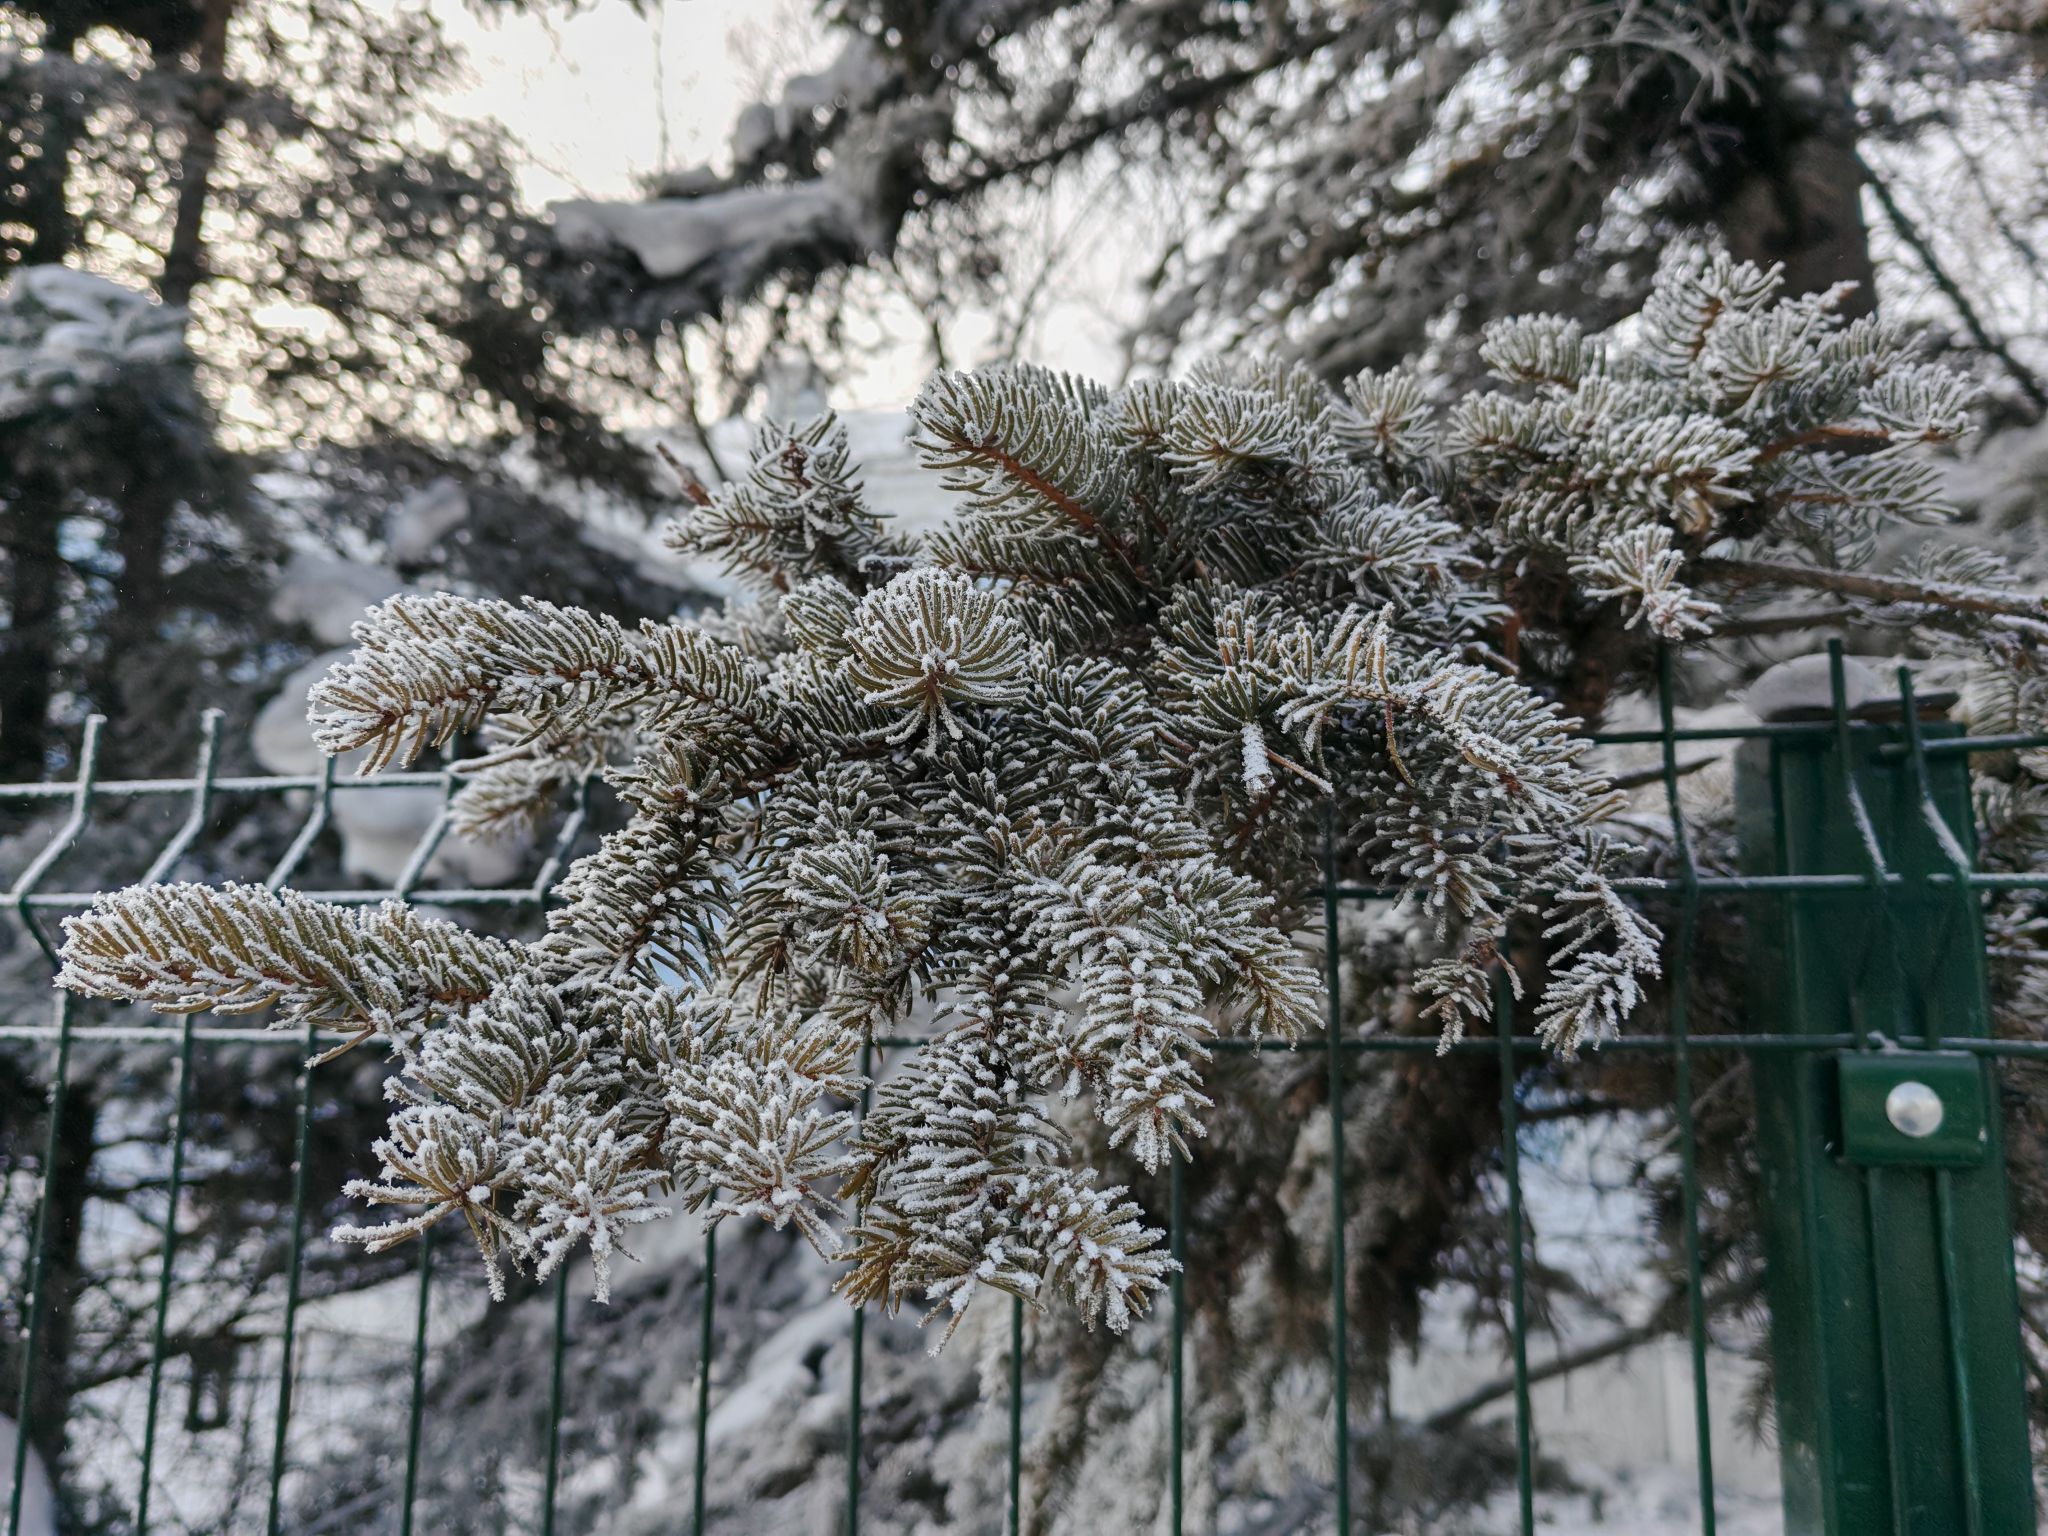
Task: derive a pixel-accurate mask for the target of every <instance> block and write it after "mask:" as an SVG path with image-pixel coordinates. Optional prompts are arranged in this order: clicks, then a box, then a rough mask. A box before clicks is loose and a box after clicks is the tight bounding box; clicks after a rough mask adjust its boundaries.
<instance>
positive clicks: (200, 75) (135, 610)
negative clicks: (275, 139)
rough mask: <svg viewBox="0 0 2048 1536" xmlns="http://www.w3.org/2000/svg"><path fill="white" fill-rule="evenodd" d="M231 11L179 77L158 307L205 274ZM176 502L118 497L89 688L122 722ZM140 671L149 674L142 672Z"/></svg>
mask: <svg viewBox="0 0 2048 1536" xmlns="http://www.w3.org/2000/svg"><path fill="white" fill-rule="evenodd" d="M234 9H235V0H206V5H205V9H204V11H203V13H202V15H201V18H200V30H199V39H198V44H197V51H196V53H195V55H194V57H193V61H192V67H191V70H190V72H189V74H188V76H187V86H188V89H189V91H190V110H191V117H190V121H189V124H188V126H187V130H186V134H185V147H184V153H183V154H182V155H181V156H180V157H179V160H178V164H177V166H176V167H175V170H174V185H175V186H176V187H177V197H178V201H177V209H176V212H175V214H174V215H173V217H172V222H171V243H170V247H169V249H168V250H166V251H165V253H164V269H163V277H162V279H161V281H160V283H159V286H158V294H159V297H161V298H162V299H163V301H164V303H166V304H171V305H179V306H183V305H186V304H189V303H190V302H191V298H192V293H193V290H195V289H196V288H197V287H198V286H199V284H200V283H202V282H203V281H205V279H206V244H205V222H206V205H207V200H208V198H209V197H210V196H211V194H212V190H213V171H214V166H215V163H216V162H217V160H218V158H219V153H220V131H221V127H222V125H223V124H224V123H225V122H226V120H227V107H228V93H227V43H228V24H229V22H230V21H231V20H232V18H233V15H234ZM177 504H178V498H177V496H176V495H175V494H174V493H172V492H170V491H169V490H167V489H166V488H165V487H161V486H158V485H155V484H153V483H151V482H149V481H147V480H143V481H140V482H138V483H134V484H131V485H130V486H128V488H127V489H126V490H125V491H124V492H123V493H122V495H121V497H120V513H121V522H120V528H119V530H118V532H117V533H116V535H115V550H116V552H117V553H118V554H119V555H120V557H121V577H120V580H119V581H118V582H117V583H116V585H115V588H114V607H113V611H112V612H110V613H109V614H108V615H107V619H106V627H105V630H104V634H103V651H102V656H101V661H100V664H99V668H98V672H99V679H98V682H97V684H96V686H95V688H94V693H95V695H96V702H97V703H98V704H99V707H100V708H101V709H103V710H105V711H106V712H107V713H108V714H110V715H112V716H114V717H115V718H117V719H121V720H124V721H125V720H128V719H130V718H131V717H135V718H139V717H140V715H141V714H142V713H143V712H144V711H146V710H147V709H148V707H149V702H150V701H149V700H148V699H147V698H130V697H128V695H129V694H131V693H137V692H141V691H143V690H141V689H138V688H136V687H135V686H133V685H132V684H131V685H130V686H129V687H127V688H124V687H123V686H122V674H123V672H124V670H126V666H127V664H128V663H129V662H130V661H131V660H133V659H136V658H139V657H142V656H144V655H145V654H146V652H147V650H148V648H149V647H150V646H152V645H153V644H154V643H155V638H156V633H157V629H158V626H159V625H160V624H161V622H162V620H163V615H164V611H165V609H166V607H167V606H168V593H167V591H166V586H165V579H164V557H165V555H166V554H167V553H168V551H169V547H170V529H171V520H172V518H173V517H174V516H175V515H176V512H177ZM143 675H144V677H145V678H146V677H148V676H149V675H150V674H149V672H148V671H147V670H146V669H145V671H144V674H143ZM126 737H127V733H124V732H116V733H115V736H114V740H113V741H112V742H111V743H110V744H109V745H110V748H111V756H110V759H109V761H110V763H111V764H112V765H114V766H116V767H119V766H123V765H126V764H128V763H129V760H130V759H131V758H132V757H133V756H134V754H135V753H136V752H137V751H139V750H140V749H141V748H140V743H139V742H136V741H130V740H128V739H126ZM138 761H140V760H139V759H138Z"/></svg>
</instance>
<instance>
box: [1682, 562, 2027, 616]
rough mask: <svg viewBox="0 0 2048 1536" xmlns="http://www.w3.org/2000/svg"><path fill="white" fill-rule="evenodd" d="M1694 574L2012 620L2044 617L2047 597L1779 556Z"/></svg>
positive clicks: (1697, 566) (1714, 565)
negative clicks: (1792, 561) (1802, 562)
mask: <svg viewBox="0 0 2048 1536" xmlns="http://www.w3.org/2000/svg"><path fill="white" fill-rule="evenodd" d="M1691 570H1692V574H1693V575H1694V576H1696V577H1698V578H1699V579H1700V580H1702V581H1714V582H1722V583H1725V584H1727V585H1729V586H1737V587H1771V586H1785V587H1804V588H1806V589H1808V590H1810V591H1815V592H1839V593H1841V594H1843V595H1844V596H1847V597H1863V598H1869V599H1871V600H1872V601H1874V602H1880V603H1916V604H1919V605H1921V606H1923V607H1928V608H1947V609H1949V610H1951V611H1952V612H1956V613H1988V614H1996V615H2000V616H2002V617H2006V618H2014V619H2036V620H2048V597H2042V596H2039V595H2035V594H2029V593H2017V592H1999V591H1995V590H1993V589H1991V588H1987V587H1964V586H1956V585H1953V584H1951V583H1948V582H1938V581H1914V580H1912V579H1910V578H1908V577H1904V576H1873V575H1870V574H1868V573H1866V572H1863V571H1835V570H1829V569H1827V568H1825V567H1823V566H1817V565H1792V564H1788V563H1786V562H1784V561H1779V560H1727V559H1717V558H1709V559H1703V560H1695V561H1694V562H1693V563H1692V567H1691Z"/></svg>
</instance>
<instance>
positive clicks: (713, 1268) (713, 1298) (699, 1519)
mask: <svg viewBox="0 0 2048 1536" xmlns="http://www.w3.org/2000/svg"><path fill="white" fill-rule="evenodd" d="M717 1300H718V1228H716V1227H715V1226H710V1225H708V1224H707V1225H706V1226H705V1228H704V1301H703V1305H702V1306H701V1307H700V1308H699V1310H698V1314H697V1436H696V1444H695V1446H694V1447H693V1449H692V1481H691V1484H690V1529H691V1530H692V1531H693V1532H695V1536H704V1461H705V1451H706V1448H707V1446H708V1445H709V1437H710V1429H711V1317H712V1308H713V1306H714V1305H715V1304H716V1302H717Z"/></svg>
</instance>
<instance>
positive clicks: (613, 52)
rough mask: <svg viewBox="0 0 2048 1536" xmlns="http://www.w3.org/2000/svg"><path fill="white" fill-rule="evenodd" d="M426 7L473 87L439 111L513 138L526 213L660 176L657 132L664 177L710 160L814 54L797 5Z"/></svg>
mask: <svg viewBox="0 0 2048 1536" xmlns="http://www.w3.org/2000/svg"><path fill="white" fill-rule="evenodd" d="M432 5H433V9H434V10H435V11H436V12H437V13H438V14H439V16H440V17H441V20H442V22H443V24H444V25H445V26H446V28H447V31H448V35H449V37H450V39H451V40H452V41H454V42H455V43H456V44H457V45H458V46H459V47H460V48H461V49H462V50H463V52H464V53H465V54H466V55H467V56H468V64H469V70H468V72H469V75H470V84H469V86H468V88H467V89H465V90H462V91H459V92H457V93H456V94H455V95H454V96H453V97H451V98H450V99H449V101H448V106H449V107H450V108H452V109H453V110H455V111H457V112H459V113H462V114H463V115H465V116H473V117H492V118H496V119H497V120H498V121H499V122H501V123H503V124H505V125H506V127H508V128H510V129H511V130H512V131H513V132H514V133H515V134H516V135H518V137H519V139H520V140H521V142H522V143H524V144H525V146H526V149H527V152H528V154H529V156H530V157H531V161H532V163H531V165H530V167H529V168H528V171H527V175H526V189H527V192H528V195H529V196H530V197H531V198H532V199H533V200H534V201H535V202H547V201H550V200H552V199H555V198H562V197H617V196H623V195H630V194H631V192H632V191H633V188H634V178H635V177H636V176H641V175H645V174H646V173H648V172H650V171H656V170H660V169H662V168H663V167H662V146H663V138H664V123H666V138H667V143H668V150H669V155H668V158H669V161H670V163H671V164H672V165H691V164H696V163H699V162H701V161H704V160H707V159H713V158H717V157H719V156H720V155H722V153H723V149H724V144H725V138H726V135H727V133H728V132H729V131H730V130H731V128H732V123H733V119H734V117H735V116H737V115H738V113H739V110H740V108H741V107H743V106H744V105H746V103H747V102H749V101H751V100H753V99H755V97H756V96H757V94H758V93H759V91H760V89H761V87H762V85H763V83H764V82H766V81H768V80H772V79H775V78H777V77H779V76H781V75H783V74H786V73H788V72H789V71H790V70H792V69H796V68H801V67H804V66H806V65H808V64H812V63H814V62H816V61H817V56H818V53H819V51H820V49H821V44H820V42H819V33H818V27H817V23H816V22H815V20H813V19H812V14H811V8H810V7H809V6H808V5H806V4H802V3H800V0H650V3H649V4H648V5H647V6H646V7H645V13H644V14H643V13H642V10H641V9H640V8H636V7H635V6H632V5H628V4H625V3H624V0H601V3H597V4H593V5H591V6H589V7H588V8H587V9H584V10H581V11H578V12H577V13H576V14H574V15H561V14H548V15H535V14H531V13H525V12H513V13H510V14H502V15H500V14H495V13H494V14H493V15H490V16H479V15H478V14H477V13H476V12H475V11H473V10H472V9H471V8H470V7H469V6H467V5H465V4H463V3H462V0H432Z"/></svg>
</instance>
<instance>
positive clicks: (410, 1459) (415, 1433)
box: [398, 1227, 434, 1536]
mask: <svg viewBox="0 0 2048 1536" xmlns="http://www.w3.org/2000/svg"><path fill="white" fill-rule="evenodd" d="M433 1287H434V1229H433V1228H432V1227H428V1228H426V1229H425V1230H424V1231H422V1232H421V1233H420V1289H419V1298H418V1301H417V1302H416V1304H415V1307H414V1311H413V1321H412V1395H411V1401H410V1403H409V1404H408V1405H407V1407H406V1412H405V1485H404V1488H403V1490H402V1492H401V1494H400V1503H399V1507H398V1531H399V1536H412V1522H413V1509H414V1506H415V1504H416V1503H417V1502H418V1499H419V1487H420V1430H421V1427H422V1419H423V1418H424V1416H425V1410H426V1405H427V1319H428V1315H429V1313H430V1311H431V1309H432V1306H433Z"/></svg>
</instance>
